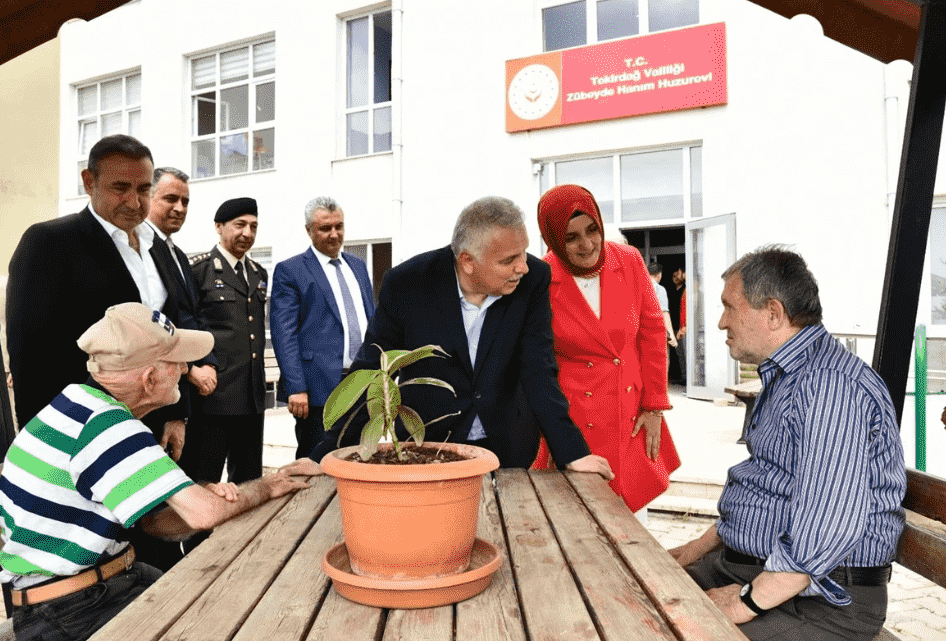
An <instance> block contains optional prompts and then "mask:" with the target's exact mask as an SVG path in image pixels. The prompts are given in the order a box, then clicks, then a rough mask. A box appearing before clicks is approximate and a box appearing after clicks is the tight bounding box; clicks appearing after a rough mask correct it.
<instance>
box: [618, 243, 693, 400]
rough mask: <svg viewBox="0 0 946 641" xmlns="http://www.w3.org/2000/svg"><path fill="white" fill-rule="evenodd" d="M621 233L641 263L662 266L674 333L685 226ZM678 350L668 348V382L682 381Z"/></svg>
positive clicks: (677, 326)
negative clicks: (676, 274)
mask: <svg viewBox="0 0 946 641" xmlns="http://www.w3.org/2000/svg"><path fill="white" fill-rule="evenodd" d="M621 233H622V234H623V235H624V237H625V238H626V239H627V243H628V244H629V245H631V246H633V247H636V248H637V250H638V251H639V252H640V253H641V256H643V257H644V263H645V264H647V265H649V264H651V263H657V264H659V265H660V266H661V267H662V268H663V273H662V275H661V278H660V284H661V285H662V286H663V288H664V289H666V290H667V300H668V301H669V308H670V309H669V310H668V311H669V312H670V322H671V324H672V325H673V331H674V333H676V332H678V331H679V330H680V301H681V298H682V296H683V292H684V291H685V289H684V288H683V287H680V288H678V287H677V285H676V283H674V282H673V274H674V272H676V271H677V270H678V269H683V270H684V271H686V230H685V228H684V226H683V225H676V226H673V227H650V228H646V229H624V230H621ZM683 349H684V348H682V347H681V348H680V350H677V349H674V348H672V347H671V348H670V349H669V361H668V365H669V369H668V378H669V379H670V382H671V383H676V384H680V385H686V364H685V363H686V360H685V359H682V358H680V354H679V351H682V350H683Z"/></svg>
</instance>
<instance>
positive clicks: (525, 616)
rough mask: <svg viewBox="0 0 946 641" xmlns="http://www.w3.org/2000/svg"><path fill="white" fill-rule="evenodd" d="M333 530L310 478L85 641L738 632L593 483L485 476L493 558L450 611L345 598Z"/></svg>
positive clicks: (484, 532) (331, 516)
mask: <svg viewBox="0 0 946 641" xmlns="http://www.w3.org/2000/svg"><path fill="white" fill-rule="evenodd" d="M341 532H342V527H341V515H340V511H339V508H338V501H337V499H336V497H335V484H334V481H333V480H331V479H330V478H326V477H317V478H314V479H312V481H311V483H310V488H309V489H307V490H304V491H302V492H299V493H298V494H296V495H294V496H292V497H283V498H281V499H277V500H274V501H270V502H269V503H267V504H265V505H262V506H260V507H259V508H257V509H255V510H253V511H251V512H247V513H246V514H244V515H242V516H240V517H238V518H236V519H234V520H232V521H230V522H228V523H227V524H225V525H223V526H221V527H219V528H217V530H216V531H215V532H214V533H213V535H212V536H211V537H210V538H209V539H208V540H206V541H205V542H204V543H202V544H201V545H200V546H199V547H198V548H197V549H196V550H194V551H193V552H191V554H189V555H188V556H187V557H186V558H185V559H184V560H183V561H181V562H180V563H178V565H177V566H175V567H174V568H173V569H172V570H171V571H170V572H168V573H167V574H166V575H165V576H163V577H162V578H161V580H160V581H158V582H157V583H156V584H155V585H154V586H152V587H151V588H150V589H149V590H148V591H146V592H145V593H144V594H142V595H141V596H140V597H139V598H138V599H137V600H136V601H135V602H134V603H133V604H132V605H130V606H129V607H128V608H126V609H125V610H124V611H123V612H122V613H121V614H120V615H118V617H116V618H115V619H113V620H112V621H111V622H110V623H109V624H108V625H107V626H105V627H104V628H102V629H101V630H99V632H98V633H97V634H96V635H95V636H94V637H93V641H128V639H135V640H136V641H152V640H154V641H156V640H158V639H167V640H170V639H174V640H183V639H187V640H188V641H211V640H220V639H227V640H229V639H233V640H234V641H250V640H252V641H257V640H259V639H263V640H265V641H302V640H306V641H321V640H323V639H327V640H332V639H343V640H344V641H361V640H362V639H363V640H365V641H368V640H374V639H382V638H383V639H384V640H386V641H390V640H392V639H410V640H411V641H425V640H431V641H453V640H456V641H476V640H479V639H483V640H495V641H501V640H516V641H526V640H527V639H531V640H533V641H540V640H547V639H582V640H595V639H601V640H603V641H608V640H615V641H616V640H619V639H620V640H624V639H648V640H651V639H657V640H659V639H675V640H685V641H689V640H696V639H699V640H703V641H725V640H727V639H743V640H744V639H745V638H746V637H745V636H743V634H742V633H741V632H740V631H739V630H738V629H737V628H736V627H735V626H734V625H733V624H732V623H730V622H729V621H728V620H727V619H726V618H725V617H724V616H723V615H722V614H721V613H720V612H719V610H717V609H716V607H715V606H714V605H713V604H712V602H711V601H710V600H709V599H708V598H707V597H706V595H705V594H704V593H703V592H702V591H701V590H700V589H699V587H698V586H697V585H696V584H695V583H694V582H693V581H692V580H691V579H690V578H689V576H688V575H687V574H686V572H684V571H683V570H682V569H681V568H680V567H679V565H677V563H676V562H675V561H674V560H673V558H672V557H671V556H670V555H669V554H668V553H667V552H666V551H665V550H664V549H663V548H662V547H661V546H660V544H658V543H657V541H656V540H654V538H653V537H652V536H651V535H650V533H649V532H647V530H646V529H644V527H643V526H641V524H640V523H639V522H638V521H637V519H636V518H635V517H634V515H633V514H632V513H631V512H630V510H628V508H627V507H626V506H625V505H624V502H623V501H622V500H621V499H620V498H619V497H618V496H617V495H615V494H614V493H613V492H612V491H611V489H610V488H609V487H608V485H607V483H605V482H604V481H603V480H602V479H601V478H599V477H598V476H596V475H592V474H581V473H574V472H566V473H561V472H557V471H541V472H528V471H526V470H521V469H508V470H497V471H496V472H495V473H494V475H493V476H492V477H490V476H489V475H487V476H486V477H484V481H483V490H482V501H481V505H480V520H479V531H478V536H479V537H480V538H482V539H484V540H486V541H489V542H491V543H493V544H495V545H496V546H498V547H499V548H500V550H501V551H502V554H503V564H502V566H501V567H500V569H499V570H498V571H497V572H496V574H495V575H494V576H493V581H492V584H491V585H490V586H489V587H488V588H487V589H486V590H485V591H484V592H483V593H481V594H480V595H478V596H475V597H473V598H471V599H469V600H467V601H463V602H461V603H458V604H456V605H455V606H454V605H447V606H441V607H435V608H428V609H421V610H387V609H382V608H373V607H368V606H364V605H358V604H355V603H352V602H349V601H347V600H345V599H344V598H342V597H341V596H339V595H338V594H337V593H336V592H335V590H334V589H333V588H332V585H331V581H330V580H329V578H328V577H327V576H326V575H325V574H324V573H323V572H322V569H321V561H322V556H323V554H324V553H325V552H326V550H328V549H329V548H331V547H332V546H333V545H335V544H336V543H338V542H340V541H341V540H342V534H341Z"/></svg>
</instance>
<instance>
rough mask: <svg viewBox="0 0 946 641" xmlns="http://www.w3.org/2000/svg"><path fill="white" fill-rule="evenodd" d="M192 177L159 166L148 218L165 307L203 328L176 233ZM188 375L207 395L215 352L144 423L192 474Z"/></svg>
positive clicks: (181, 321) (173, 316) (195, 451)
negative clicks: (171, 400) (172, 399)
mask: <svg viewBox="0 0 946 641" xmlns="http://www.w3.org/2000/svg"><path fill="white" fill-rule="evenodd" d="M189 178H190V177H189V176H188V175H187V174H185V173H184V172H183V171H181V170H180V169H175V168H173V167H158V168H157V169H155V170H154V181H153V182H154V186H153V187H152V195H151V210H150V212H149V213H148V220H147V224H148V225H150V226H151V228H152V229H153V230H154V234H155V242H154V243H152V245H151V255H152V257H153V258H154V262H155V264H156V265H157V266H158V270H159V271H160V272H161V277H162V280H163V281H164V283H165V286H166V287H167V290H168V294H169V295H168V300H167V302H166V303H165V305H164V308H163V309H161V311H162V312H163V313H164V315H165V316H167V317H168V318H169V319H170V320H171V322H172V323H174V325H175V326H176V327H182V328H184V329H197V330H204V329H206V328H204V327H203V326H202V325H201V324H200V323H199V322H198V321H197V316H196V313H197V312H196V306H197V303H196V299H195V295H196V292H197V285H196V283H195V282H194V277H193V275H192V274H191V270H190V265H189V263H188V260H187V255H186V254H185V253H184V252H183V251H181V248H180V247H178V246H176V245H175V244H174V241H173V240H172V238H171V235H172V234H174V233H176V232H178V231H180V229H181V227H183V225H184V221H185V220H186V219H187V207H188V205H189V203H190V189H189V187H188V186H187V181H188V180H189ZM188 381H190V383H192V384H193V385H194V386H195V387H196V390H197V391H198V392H199V393H200V394H203V395H205V396H206V395H207V394H209V393H210V392H212V391H213V390H214V387H216V382H217V371H216V361H215V360H214V358H213V356H212V355H209V356H208V357H206V358H204V359H201V360H200V361H198V362H196V363H189V369H188V373H187V378H186V379H185V378H181V381H180V383H179V385H178V387H179V389H180V391H181V400H180V401H178V402H177V403H175V404H174V405H171V406H168V407H164V408H161V409H159V410H155V411H154V412H151V414H149V415H148V416H147V417H146V418H145V424H146V425H147V426H148V427H150V428H151V430H152V432H154V434H155V438H156V439H158V440H159V441H160V442H162V443H163V444H166V445H168V446H170V448H171V458H173V459H174V460H176V461H178V464H179V465H180V466H181V467H182V469H184V471H185V472H186V473H188V474H193V473H194V472H196V462H197V460H198V458H199V456H200V441H199V439H198V434H197V431H198V428H199V421H195V422H194V424H193V425H191V426H190V428H189V429H187V432H186V437H185V423H186V419H188V418H189V417H190V410H191V402H190V393H191V385H189V384H188ZM185 447H186V451H187V453H188V456H187V457H186V458H184V457H182V449H184V448H185ZM188 464H189V465H188ZM191 468H193V469H191Z"/></svg>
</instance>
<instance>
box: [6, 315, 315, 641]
mask: <svg viewBox="0 0 946 641" xmlns="http://www.w3.org/2000/svg"><path fill="white" fill-rule="evenodd" d="M78 343H79V347H81V348H82V349H83V350H84V351H85V352H86V353H88V354H89V363H88V369H89V371H90V372H91V377H90V379H89V380H88V381H87V382H86V383H85V384H82V385H79V384H75V385H69V386H68V387H66V388H65V389H64V390H63V391H62V393H61V394H59V396H57V397H56V398H55V399H53V401H52V402H51V403H50V404H49V405H47V406H46V407H45V408H43V409H42V410H41V411H40V412H39V413H38V414H37V415H36V417H35V418H33V419H32V420H31V421H29V422H28V423H27V424H26V425H25V426H24V428H23V429H22V430H21V431H20V433H19V434H18V435H17V437H16V439H15V440H14V441H13V444H12V445H11V447H10V450H9V452H8V453H7V458H6V460H5V461H4V465H3V471H2V474H0V516H2V520H0V527H2V537H3V549H2V551H0V565H2V572H0V581H2V582H3V583H6V584H10V587H11V588H12V602H13V606H14V611H13V626H14V631H15V633H16V637H17V638H18V639H35V638H42V639H44V640H46V641H49V640H59V639H62V640H70V641H75V640H79V639H87V638H89V637H90V636H91V635H92V634H93V633H94V632H95V631H96V630H97V629H99V628H100V627H102V626H103V625H104V624H105V623H106V622H107V621H108V620H109V619H111V618H112V617H114V616H115V615H116V614H117V613H118V612H119V611H120V610H121V609H122V608H124V607H125V606H126V605H128V603H130V602H131V601H132V600H133V599H134V598H135V597H136V596H138V595H139V594H140V593H141V592H143V591H144V590H145V589H146V588H147V587H148V586H149V585H151V584H152V583H154V582H155V581H156V580H157V579H158V577H160V574H161V573H160V572H159V571H158V570H156V569H155V568H152V567H151V566H148V565H145V564H143V563H135V553H134V550H133V549H132V548H131V546H130V545H129V544H128V529H129V528H131V527H133V526H138V527H141V528H142V529H143V530H144V531H146V532H147V533H149V534H152V535H153V536H158V537H161V538H166V539H170V540H177V539H182V538H186V537H187V536H189V535H190V534H192V533H193V532H194V531H196V530H206V529H210V528H213V527H214V526H216V525H219V524H220V523H222V522H224V521H226V520H227V519H229V518H231V517H233V516H235V515H237V514H239V513H240V512H243V511H245V510H247V509H250V508H252V507H255V506H257V505H259V504H261V503H263V502H265V501H267V500H269V499H271V498H275V497H277V496H282V495H284V494H287V493H289V492H293V491H296V490H299V489H302V488H304V487H305V483H303V482H301V481H298V480H294V479H292V478H290V477H288V476H286V475H285V474H282V473H279V474H273V475H270V476H266V477H263V478H261V479H257V480H255V481H250V482H248V483H245V484H243V485H241V486H239V487H237V486H235V485H232V484H227V483H221V484H215V483H211V484H208V485H207V486H206V487H202V486H199V485H195V484H194V483H193V481H191V480H190V479H189V478H188V477H187V476H186V475H185V474H184V473H183V472H182V471H181V469H180V468H179V467H178V466H177V464H176V463H174V461H172V460H171V459H170V458H169V457H168V456H167V455H166V454H165V452H164V450H162V449H161V447H160V446H159V445H158V444H157V443H156V442H155V440H154V437H153V436H152V434H151V431H150V430H149V429H148V428H147V427H146V426H145V425H144V424H143V423H141V421H140V419H141V417H142V416H144V415H145V414H147V413H148V412H150V411H151V410H154V409H157V408H158V407H163V406H165V405H170V404H172V403H174V402H176V400H177V397H178V396H179V394H180V392H179V391H178V387H177V382H178V379H179V378H180V376H181V374H182V373H183V372H185V371H186V363H187V362H192V361H195V360H198V359H200V358H203V357H204V356H206V355H207V354H208V353H209V352H210V350H211V348H212V347H213V336H212V335H211V334H210V333H209V332H200V331H191V330H184V329H178V328H175V327H174V325H173V324H172V323H171V322H170V321H169V320H167V318H165V317H164V316H163V315H162V314H161V313H160V312H156V311H152V310H150V309H148V308H147V307H145V306H144V305H141V304H140V303H124V304H122V305H116V306H114V307H110V308H109V309H108V310H107V311H106V313H105V317H104V318H102V319H101V320H100V321H98V322H97V323H95V324H94V325H93V326H92V327H90V328H89V329H88V330H87V331H86V332H85V333H84V334H83V335H82V336H81V337H80V338H79V341H78ZM51 365H53V366H54V364H51Z"/></svg>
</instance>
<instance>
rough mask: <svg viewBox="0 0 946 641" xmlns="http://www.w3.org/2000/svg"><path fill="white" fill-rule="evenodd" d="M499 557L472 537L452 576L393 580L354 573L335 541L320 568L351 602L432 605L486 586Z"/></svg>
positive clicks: (343, 549)
mask: <svg viewBox="0 0 946 641" xmlns="http://www.w3.org/2000/svg"><path fill="white" fill-rule="evenodd" d="M502 562H503V558H502V555H501V554H500V553H499V550H498V549H497V548H496V546H495V545H493V544H492V543H488V542H486V541H484V540H482V539H476V541H474V543H473V553H472V555H471V556H470V567H469V569H467V571H466V572H461V573H460V574H454V575H453V576H446V577H438V578H430V579H408V580H404V581H396V580H390V579H373V578H370V577H364V576H358V575H357V574H354V573H353V572H352V569H351V563H350V562H349V559H348V549H347V548H346V547H345V544H344V543H341V544H339V545H336V546H335V547H333V548H331V549H330V550H329V551H328V552H326V553H325V556H324V557H323V558H322V570H324V571H325V573H326V574H328V575H329V576H330V577H331V578H332V583H333V584H334V585H335V590H336V591H337V592H338V593H339V594H340V595H342V596H343V597H345V598H346V599H348V600H349V601H354V602H355V603H361V604H363V605H370V606H374V607H376V608H399V609H412V608H432V607H435V606H438V605H447V604H449V603H457V602H458V601H463V600H465V599H469V598H470V597H472V596H475V595H477V594H479V593H480V592H482V591H483V590H485V589H486V588H487V587H489V584H490V582H491V581H492V580H493V573H495V572H496V570H498V569H499V566H500V565H502Z"/></svg>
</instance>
